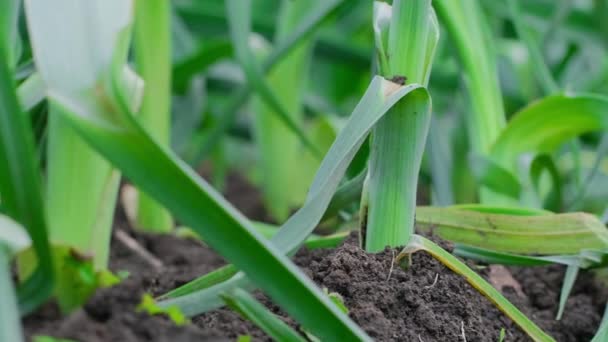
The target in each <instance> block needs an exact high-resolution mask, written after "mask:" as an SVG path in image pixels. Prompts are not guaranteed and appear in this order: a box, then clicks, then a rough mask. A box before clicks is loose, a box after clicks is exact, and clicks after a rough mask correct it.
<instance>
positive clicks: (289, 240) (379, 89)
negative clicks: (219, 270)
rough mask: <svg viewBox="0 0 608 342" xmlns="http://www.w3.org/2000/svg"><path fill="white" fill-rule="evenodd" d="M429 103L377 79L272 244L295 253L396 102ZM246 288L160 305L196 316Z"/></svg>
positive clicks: (416, 90)
mask: <svg viewBox="0 0 608 342" xmlns="http://www.w3.org/2000/svg"><path fill="white" fill-rule="evenodd" d="M405 99H409V100H411V101H414V100H417V101H429V100H430V99H429V95H428V93H427V91H426V89H425V88H423V87H421V86H419V85H416V84H412V85H407V86H399V85H397V84H395V83H392V82H389V81H386V80H384V79H383V78H382V77H379V76H376V77H374V79H373V80H372V82H371V84H370V85H369V87H368V89H367V91H366V92H365V94H364V95H363V98H362V99H361V101H360V102H359V104H358V105H357V107H356V108H355V109H354V111H353V113H352V115H351V116H350V119H349V120H348V122H347V123H346V125H345V126H344V128H343V129H342V131H341V132H340V133H339V134H338V136H337V137H336V140H335V141H334V143H333V145H332V146H331V148H330V149H329V151H328V153H327V155H326V156H325V158H324V159H323V161H322V163H321V166H320V167H319V170H318V171H317V174H316V175H315V179H314V180H313V183H312V185H311V187H310V190H309V192H308V196H307V199H306V202H305V204H304V206H303V207H302V208H300V210H298V211H297V212H296V213H295V214H293V215H292V216H291V217H290V218H289V219H288V220H287V222H285V223H284V224H283V225H282V226H281V229H280V230H279V232H278V233H277V234H276V235H274V236H273V238H272V241H273V244H274V245H275V246H277V247H278V248H279V249H280V250H281V251H282V252H283V253H288V254H291V253H294V252H295V251H296V250H297V248H298V247H299V246H300V245H301V244H302V243H303V242H304V241H305V240H306V238H307V237H308V236H309V235H310V234H311V233H312V231H313V230H314V228H315V227H316V225H317V224H318V223H319V221H320V220H321V219H322V217H323V214H324V213H325V211H326V210H327V208H328V206H329V203H330V201H331V199H332V197H333V195H334V193H335V192H336V189H337V188H338V184H339V182H340V180H341V179H342V178H343V176H344V174H345V173H346V170H347V168H348V165H349V164H350V162H351V161H352V159H353V158H354V156H355V155H356V153H357V150H358V149H359V147H361V145H362V144H363V142H364V141H365V139H366V138H367V135H368V134H369V132H370V130H371V128H372V127H373V126H374V124H375V123H376V122H377V121H378V120H379V119H380V118H381V117H382V116H383V115H385V114H386V113H387V111H388V110H389V109H390V108H391V107H392V106H393V105H395V104H396V103H398V102H399V101H403V100H405ZM247 284H248V281H247V279H246V278H245V276H244V275H243V274H241V273H239V274H237V275H235V276H234V277H233V278H232V279H230V280H228V281H226V282H223V283H218V284H215V285H214V286H211V287H209V288H207V289H201V290H200V291H197V292H194V293H190V294H188V295H184V296H181V297H178V298H173V299H170V300H166V301H164V302H161V303H160V304H161V305H173V304H177V305H179V306H180V307H181V308H182V310H183V311H184V313H186V314H187V315H196V314H199V313H201V312H205V311H207V310H211V309H213V308H217V307H219V306H222V305H223V302H222V301H221V299H220V298H219V297H218V296H219V294H221V293H223V292H226V291H228V290H230V289H234V288H236V287H240V286H245V285H247Z"/></svg>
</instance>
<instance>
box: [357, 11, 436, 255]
mask: <svg viewBox="0 0 608 342" xmlns="http://www.w3.org/2000/svg"><path fill="white" fill-rule="evenodd" d="M376 5H377V6H376V8H375V10H376V19H378V15H380V12H379V11H380V10H381V9H380V8H381V7H383V6H384V5H382V4H380V3H377V4H376ZM376 29H378V27H377V28H376ZM384 29H388V35H387V34H386V32H381V33H380V35H378V34H377V36H376V37H377V40H376V45H377V48H378V50H379V52H380V56H379V60H380V63H379V64H380V73H381V75H382V76H384V77H385V78H387V79H391V78H393V79H394V80H403V79H404V78H406V79H407V82H409V83H419V84H422V85H427V84H428V79H429V75H430V68H431V64H432V63H431V62H432V60H433V55H434V51H435V46H436V44H437V40H438V35H439V31H438V27H437V22H436V18H435V13H434V11H433V8H432V6H431V0H420V1H404V0H396V1H394V2H393V7H392V17H391V19H390V24H386V23H385V27H384ZM377 33H378V32H377ZM386 43H388V44H387V45H388V46H387V48H388V50H387V53H386V54H385V53H384V49H385V44H386ZM417 104H420V102H417V101H410V100H409V99H406V100H404V101H402V102H400V103H398V104H396V105H395V106H394V107H393V108H391V110H390V111H389V112H388V113H387V115H385V116H384V117H383V118H382V119H380V121H379V122H378V123H377V124H376V126H375V128H374V129H373V131H372V137H371V145H370V161H369V173H368V178H367V184H366V188H367V191H368V193H367V206H368V212H367V222H366V223H364V231H365V234H364V236H365V239H364V247H365V249H366V250H367V251H370V252H376V251H380V250H382V249H384V247H386V246H392V247H396V246H403V245H405V244H407V242H408V241H409V239H410V237H411V236H412V234H413V231H414V216H415V214H414V213H415V207H416V188H417V185H418V174H419V172H420V164H421V161H422V154H423V152H424V146H425V143H426V137H427V134H428V129H429V125H430V119H431V112H430V110H427V109H426V108H424V107H421V106H418V105H417Z"/></svg>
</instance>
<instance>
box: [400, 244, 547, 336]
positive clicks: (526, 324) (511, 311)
mask: <svg viewBox="0 0 608 342" xmlns="http://www.w3.org/2000/svg"><path fill="white" fill-rule="evenodd" d="M410 241H411V242H410V243H409V244H408V245H407V246H406V247H405V248H404V249H403V251H402V252H401V253H399V255H398V256H397V259H396V261H397V262H399V260H402V259H403V258H406V257H408V255H410V254H412V253H415V252H417V251H420V250H423V251H426V252H428V253H429V254H431V255H432V256H433V257H434V258H435V259H437V260H439V261H440V262H441V263H442V264H444V265H445V266H447V267H448V268H449V269H451V270H452V271H454V272H455V273H457V274H460V275H461V276H463V277H464V278H465V279H466V281H467V282H469V284H471V285H472V286H473V287H474V288H475V289H477V290H478V291H479V292H480V293H481V294H483V295H484V296H486V297H487V298H488V299H489V300H490V301H492V302H493V303H494V304H495V305H496V306H497V307H498V309H500V311H502V312H503V313H504V314H505V315H507V317H509V318H511V319H512V320H513V322H515V324H517V325H518V326H519V327H520V328H521V329H522V330H523V331H524V332H525V333H526V334H528V336H530V337H531V338H532V339H533V340H534V341H546V342H549V341H555V340H554V339H553V338H551V336H549V335H547V334H546V333H545V332H544V331H542V330H541V329H540V328H539V327H538V326H537V325H536V324H534V322H532V321H531V320H530V319H529V318H528V317H526V315H524V314H523V313H522V312H521V311H519V310H518V309H517V308H516V307H515V306H514V305H513V304H511V303H510V302H509V301H508V300H507V299H506V298H505V297H504V296H503V295H502V294H501V293H500V292H498V290H496V289H495V288H494V287H492V285H490V284H489V283H488V282H487V281H486V280H485V279H483V278H482V277H481V276H479V275H478V274H477V273H475V272H474V271H473V270H471V269H470V268H469V267H468V266H467V265H465V264H464V263H463V262H462V261H460V260H458V259H457V258H456V257H454V256H453V255H451V254H450V253H448V252H447V251H445V250H444V249H443V248H441V247H439V246H438V245H436V244H435V243H434V242H432V241H431V240H428V239H426V238H424V237H422V236H420V235H414V236H413V237H412V240H410Z"/></svg>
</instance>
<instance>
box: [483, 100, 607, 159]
mask: <svg viewBox="0 0 608 342" xmlns="http://www.w3.org/2000/svg"><path fill="white" fill-rule="evenodd" d="M607 113H608V98H607V97H605V96H602V95H594V94H580V95H567V94H559V95H553V96H549V97H546V98H543V99H541V100H539V101H536V102H533V103H532V104H530V105H529V106H527V107H525V108H524V109H522V110H521V111H519V112H518V113H517V114H515V115H514V116H513V118H512V119H511V120H510V121H509V124H508V126H507V127H506V128H505V129H504V130H503V131H502V133H501V134H500V136H499V137H498V138H497V140H496V142H495V143H494V145H493V146H492V149H491V157H492V159H494V160H495V161H497V162H498V163H500V164H501V165H502V166H503V167H506V168H507V169H509V170H513V169H514V168H515V163H516V161H517V157H518V156H519V155H520V154H522V153H526V152H532V153H551V152H553V151H554V150H555V149H556V148H557V147H559V146H560V145H561V144H563V143H564V142H566V141H568V140H570V139H572V138H574V137H577V136H579V135H581V134H583V133H587V132H592V131H600V130H606V129H608V115H607Z"/></svg>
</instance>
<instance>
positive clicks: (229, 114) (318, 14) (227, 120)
mask: <svg viewBox="0 0 608 342" xmlns="http://www.w3.org/2000/svg"><path fill="white" fill-rule="evenodd" d="M350 3H351V2H350V1H346V0H327V1H320V2H319V4H318V6H317V7H315V8H314V9H313V10H311V11H310V12H309V13H308V16H307V17H306V18H305V19H303V20H302V22H301V24H300V25H299V26H298V27H297V28H296V29H294V30H293V32H294V33H293V34H292V35H290V36H289V37H287V38H285V39H284V40H282V41H281V42H280V43H279V44H278V45H277V46H276V47H275V48H274V50H273V51H272V52H271V53H270V55H269V56H268V57H267V58H266V59H265V60H264V62H262V63H261V69H262V70H263V72H264V73H268V72H269V71H270V70H271V69H272V68H273V67H274V66H275V65H276V64H277V63H278V62H279V61H280V60H281V59H282V58H283V56H284V55H286V54H287V53H289V52H291V51H292V50H293V48H295V47H296V46H297V45H298V44H299V43H300V42H301V41H302V40H304V39H306V38H308V37H309V36H310V35H311V34H312V33H313V32H314V31H316V30H317V28H318V27H319V26H320V25H321V24H322V23H323V22H324V21H325V20H327V18H329V17H330V16H331V15H332V14H334V13H336V11H338V10H339V9H340V8H342V7H343V6H348V5H349V4H350ZM240 10H241V9H239V11H240ZM251 91H252V88H251V87H250V86H249V85H248V84H245V85H243V86H242V87H241V88H239V89H237V90H236V91H235V92H234V95H233V97H232V99H231V100H230V101H229V103H228V105H226V107H225V108H224V109H223V110H222V111H221V112H220V113H219V114H220V115H217V117H218V118H219V120H218V122H217V123H215V124H214V125H213V127H211V129H210V130H209V132H208V133H207V134H206V136H205V138H204V139H203V142H202V143H201V146H202V148H201V150H200V151H198V153H197V154H196V156H195V157H194V158H193V159H194V160H193V164H198V162H200V161H201V160H203V159H205V158H206V157H207V156H208V154H209V153H210V152H211V151H213V149H214V146H215V144H217V143H218V141H219V140H220V137H221V136H222V135H223V134H224V132H226V131H227V130H228V129H229V128H230V126H231V125H232V123H233V122H234V119H235V118H236V115H237V112H238V109H239V108H240V107H241V106H242V105H243V104H244V103H245V102H246V101H247V99H248V98H249V95H250V93H251Z"/></svg>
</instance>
